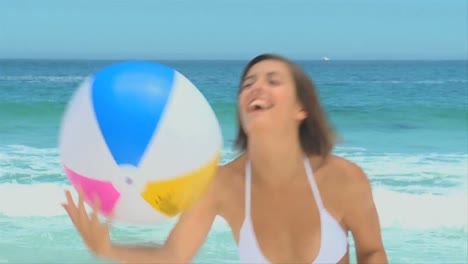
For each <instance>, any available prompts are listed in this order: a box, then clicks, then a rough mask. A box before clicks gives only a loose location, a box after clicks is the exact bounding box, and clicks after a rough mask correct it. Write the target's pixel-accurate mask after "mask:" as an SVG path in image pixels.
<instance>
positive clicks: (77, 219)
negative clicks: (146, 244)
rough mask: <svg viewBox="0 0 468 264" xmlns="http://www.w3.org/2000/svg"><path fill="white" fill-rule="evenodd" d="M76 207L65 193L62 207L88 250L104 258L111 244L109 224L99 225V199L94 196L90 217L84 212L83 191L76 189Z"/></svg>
mask: <svg viewBox="0 0 468 264" xmlns="http://www.w3.org/2000/svg"><path fill="white" fill-rule="evenodd" d="M78 194H79V198H78V207H77V206H75V203H74V201H73V198H72V196H71V194H70V191H68V190H67V191H66V192H65V195H66V197H67V203H66V204H62V206H63V207H64V208H65V210H66V211H67V213H68V215H69V216H70V219H71V221H72V222H73V225H74V226H75V228H76V230H77V231H78V233H79V234H80V236H81V238H82V239H83V241H84V243H85V244H86V246H87V247H88V249H89V250H90V251H91V252H92V253H93V254H94V255H96V256H99V257H106V256H109V254H110V253H111V247H112V243H111V241H110V236H109V223H108V222H105V223H101V222H100V221H99V218H98V212H99V198H98V197H97V195H95V196H94V204H93V212H92V213H91V216H89V215H88V212H86V209H85V206H84V202H83V197H84V195H83V191H82V190H80V189H78Z"/></svg>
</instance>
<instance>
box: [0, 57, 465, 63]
mask: <svg viewBox="0 0 468 264" xmlns="http://www.w3.org/2000/svg"><path fill="white" fill-rule="evenodd" d="M252 58H253V57H252ZM252 58H245V59H239V58H205V59H202V58H187V59H182V58H159V59H157V58H131V57H129V58H73V57H69V58H46V57H44V58H20V57H18V58H2V57H0V61H8V60H10V61H12V60H24V61H39V60H43V61H70V60H73V61H207V62H209V61H213V62H216V61H232V62H236V61H239V62H245V61H249V60H251V59H252ZM286 58H288V59H290V60H292V61H323V62H333V61H468V58H414V59H403V58H374V59H371V58H367V59H329V60H324V59H323V58H320V59H319V58H306V59H298V58H295V56H289V57H286Z"/></svg>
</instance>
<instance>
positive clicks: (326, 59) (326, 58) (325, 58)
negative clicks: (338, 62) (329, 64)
mask: <svg viewBox="0 0 468 264" xmlns="http://www.w3.org/2000/svg"><path fill="white" fill-rule="evenodd" d="M322 60H324V61H329V60H330V59H329V58H328V57H322Z"/></svg>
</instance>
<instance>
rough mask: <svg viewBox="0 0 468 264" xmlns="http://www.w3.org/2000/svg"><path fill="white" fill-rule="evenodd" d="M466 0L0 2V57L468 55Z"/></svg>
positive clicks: (22, 0)
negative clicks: (260, 54)
mask: <svg viewBox="0 0 468 264" xmlns="http://www.w3.org/2000/svg"><path fill="white" fill-rule="evenodd" d="M467 12H468V7H467V1H466V0H437V1H436V0H341V1H338V0H282V1H280V0H269V1H266V0H164V1H160V0H74V1H71V0H0V58H86V59H247V58H250V57H252V56H254V55H256V54H258V53H263V52H277V53H281V54H283V55H286V56H290V57H293V58H298V59H320V58H322V57H323V56H328V57H330V58H331V59H467V56H468V55H467V54H468V28H467V27H468V19H467V16H468V15H467Z"/></svg>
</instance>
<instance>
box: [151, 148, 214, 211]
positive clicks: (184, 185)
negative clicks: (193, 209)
mask: <svg viewBox="0 0 468 264" xmlns="http://www.w3.org/2000/svg"><path fill="white" fill-rule="evenodd" d="M220 157H221V155H220V153H218V154H217V155H216V156H215V157H214V158H213V159H212V160H210V161H209V162H207V163H206V164H205V165H204V166H202V167H200V168H199V169H197V170H194V171H191V172H190V173H187V174H185V175H180V176H177V177H175V178H171V179H167V180H161V181H157V182H149V183H147V184H146V188H145V190H144V191H143V193H142V196H143V199H145V200H146V201H147V202H148V203H149V204H150V205H151V206H152V207H153V208H154V209H156V210H158V211H159V212H160V213H162V214H164V215H165V216H168V217H174V216H176V215H178V214H179V213H181V212H183V211H184V210H185V209H187V208H188V207H190V206H191V205H192V204H193V203H194V202H195V201H196V200H197V199H198V198H199V197H200V196H201V194H202V193H203V192H204V191H205V190H206V187H207V186H208V184H210V182H211V180H212V178H213V176H214V175H215V172H216V168H217V166H218V162H219V160H220Z"/></svg>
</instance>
